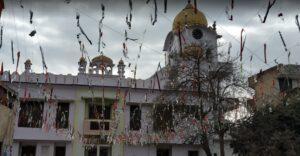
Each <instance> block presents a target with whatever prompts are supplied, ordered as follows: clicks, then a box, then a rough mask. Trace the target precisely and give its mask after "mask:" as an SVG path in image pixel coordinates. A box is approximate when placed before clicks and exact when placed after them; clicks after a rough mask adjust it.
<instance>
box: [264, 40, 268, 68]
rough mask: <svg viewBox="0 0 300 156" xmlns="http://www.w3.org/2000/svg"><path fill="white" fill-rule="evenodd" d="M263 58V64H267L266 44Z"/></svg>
mask: <svg viewBox="0 0 300 156" xmlns="http://www.w3.org/2000/svg"><path fill="white" fill-rule="evenodd" d="M264 58H265V64H267V44H266V43H265V44H264Z"/></svg>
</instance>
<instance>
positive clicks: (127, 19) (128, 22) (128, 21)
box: [126, 14, 132, 29]
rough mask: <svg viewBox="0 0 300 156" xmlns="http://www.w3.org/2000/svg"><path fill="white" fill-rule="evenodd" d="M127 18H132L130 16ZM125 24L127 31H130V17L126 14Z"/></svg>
mask: <svg viewBox="0 0 300 156" xmlns="http://www.w3.org/2000/svg"><path fill="white" fill-rule="evenodd" d="M129 16H132V15H131V14H130V15H129ZM126 24H127V26H128V29H131V22H130V17H128V14H127V16H126Z"/></svg>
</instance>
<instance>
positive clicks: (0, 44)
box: [0, 26, 3, 49]
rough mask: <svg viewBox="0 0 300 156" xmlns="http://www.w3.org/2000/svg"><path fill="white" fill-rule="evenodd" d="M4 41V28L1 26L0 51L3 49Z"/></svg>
mask: <svg viewBox="0 0 300 156" xmlns="http://www.w3.org/2000/svg"><path fill="white" fill-rule="evenodd" d="M2 39H3V26H1V31H0V49H1V48H2Z"/></svg>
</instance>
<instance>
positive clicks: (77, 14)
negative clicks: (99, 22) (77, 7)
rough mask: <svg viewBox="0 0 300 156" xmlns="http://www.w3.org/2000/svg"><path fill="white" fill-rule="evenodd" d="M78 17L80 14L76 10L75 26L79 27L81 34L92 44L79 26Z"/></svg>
mask: <svg viewBox="0 0 300 156" xmlns="http://www.w3.org/2000/svg"><path fill="white" fill-rule="evenodd" d="M79 19H80V14H79V13H78V12H77V13H76V20H77V27H78V28H79V30H80V32H81V34H83V35H84V37H85V38H86V39H87V40H88V42H89V43H90V45H92V44H93V43H92V41H91V40H90V38H89V37H88V36H87V34H86V33H85V32H84V31H83V29H82V27H81V26H80V23H79Z"/></svg>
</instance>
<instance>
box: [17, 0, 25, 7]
mask: <svg viewBox="0 0 300 156" xmlns="http://www.w3.org/2000/svg"><path fill="white" fill-rule="evenodd" d="M18 3H19V5H20V7H21V8H24V6H23V3H22V0H18Z"/></svg>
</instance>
